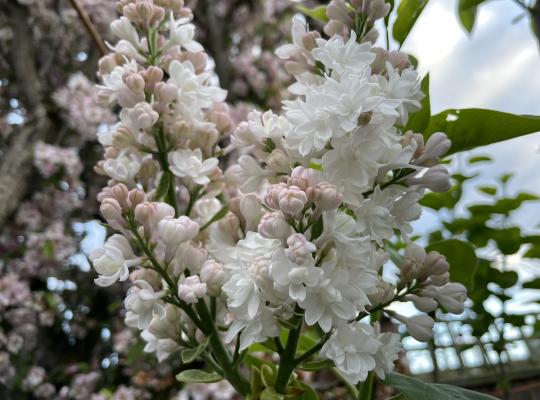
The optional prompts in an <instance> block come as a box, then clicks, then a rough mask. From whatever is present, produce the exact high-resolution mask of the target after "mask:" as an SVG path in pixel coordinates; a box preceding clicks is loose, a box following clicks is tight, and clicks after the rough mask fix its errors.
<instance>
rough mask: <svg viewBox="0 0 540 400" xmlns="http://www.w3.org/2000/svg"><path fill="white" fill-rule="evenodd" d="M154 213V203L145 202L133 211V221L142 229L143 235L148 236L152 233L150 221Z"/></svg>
mask: <svg viewBox="0 0 540 400" xmlns="http://www.w3.org/2000/svg"><path fill="white" fill-rule="evenodd" d="M155 213H156V206H155V205H154V203H150V202H149V201H145V202H143V203H140V204H138V205H137V206H136V207H135V210H134V216H135V221H137V222H138V223H139V224H141V225H142V226H143V227H144V234H145V236H148V235H150V234H151V232H152V219H153V218H154V215H155Z"/></svg>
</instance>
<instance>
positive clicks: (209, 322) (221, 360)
mask: <svg viewBox="0 0 540 400" xmlns="http://www.w3.org/2000/svg"><path fill="white" fill-rule="evenodd" d="M195 307H196V309H197V312H198V313H199V316H200V318H201V321H202V323H203V326H204V330H203V332H204V334H205V335H207V336H208V338H209V339H210V345H211V346H212V352H213V353H214V356H215V358H216V361H217V363H218V364H219V365H220V367H221V369H222V370H223V375H224V377H225V378H226V379H227V380H228V381H229V383H230V384H231V385H232V386H233V387H234V388H235V389H236V390H237V391H238V392H239V393H240V394H241V395H242V396H244V397H245V396H246V395H247V394H249V391H250V385H249V382H248V381H247V380H246V379H245V378H244V377H243V376H242V375H240V373H239V372H238V369H237V368H234V367H233V362H232V360H231V356H230V355H229V352H228V351H227V349H226V348H225V346H224V345H223V343H222V342H221V337H220V336H219V332H218V331H217V329H216V326H215V324H214V320H213V319H212V316H211V315H210V311H208V307H207V306H206V303H205V302H204V299H201V300H199V302H197V304H196V305H195Z"/></svg>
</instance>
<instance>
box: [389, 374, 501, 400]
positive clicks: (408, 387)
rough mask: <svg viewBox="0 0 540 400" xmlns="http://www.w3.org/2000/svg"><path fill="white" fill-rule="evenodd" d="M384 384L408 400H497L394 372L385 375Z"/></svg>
mask: <svg viewBox="0 0 540 400" xmlns="http://www.w3.org/2000/svg"><path fill="white" fill-rule="evenodd" d="M384 383H385V385H388V386H390V387H393V388H394V389H396V390H398V391H399V392H401V393H403V394H404V395H405V396H406V398H407V399H408V400H446V399H448V400H450V399H452V400H497V399H496V398H495V397H492V396H488V395H487V394H483V393H478V392H473V391H471V390H467V389H463V388H460V387H457V386H451V385H443V384H437V383H435V384H433V383H426V382H423V381H421V380H420V379H416V378H413V377H410V376H406V375H401V374H398V373H395V372H392V373H389V374H387V375H386V379H385V381H384Z"/></svg>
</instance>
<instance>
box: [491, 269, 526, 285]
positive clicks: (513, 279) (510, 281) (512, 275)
mask: <svg viewBox="0 0 540 400" xmlns="http://www.w3.org/2000/svg"><path fill="white" fill-rule="evenodd" d="M489 277H490V280H491V281H492V282H494V283H496V284H497V285H499V286H500V287H501V288H503V289H508V288H511V287H512V286H514V285H515V284H516V283H517V282H518V280H519V276H518V274H517V272H516V271H499V270H498V269H495V268H490V269H489Z"/></svg>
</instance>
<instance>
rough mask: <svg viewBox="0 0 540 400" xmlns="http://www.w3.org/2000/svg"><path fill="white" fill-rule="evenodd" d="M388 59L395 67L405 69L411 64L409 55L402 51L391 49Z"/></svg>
mask: <svg viewBox="0 0 540 400" xmlns="http://www.w3.org/2000/svg"><path fill="white" fill-rule="evenodd" d="M388 61H389V62H390V64H392V66H393V67H394V68H396V69H397V70H399V71H403V70H404V69H407V68H409V67H410V66H411V62H410V61H409V55H408V54H407V53H404V52H402V51H391V52H389V53H388Z"/></svg>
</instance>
